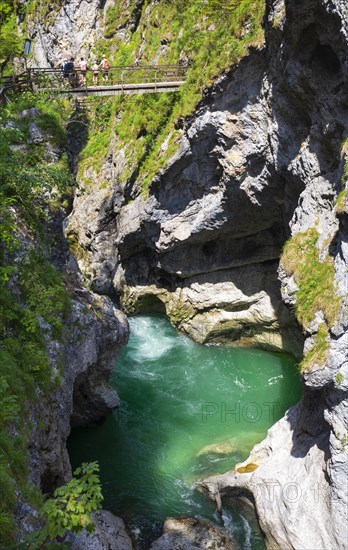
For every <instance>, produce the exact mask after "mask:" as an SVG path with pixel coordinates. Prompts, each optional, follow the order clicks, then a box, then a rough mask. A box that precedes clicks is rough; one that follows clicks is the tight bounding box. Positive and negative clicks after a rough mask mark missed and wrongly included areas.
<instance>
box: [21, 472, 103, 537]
mask: <svg viewBox="0 0 348 550" xmlns="http://www.w3.org/2000/svg"><path fill="white" fill-rule="evenodd" d="M98 473H99V465H98V463H97V462H90V463H86V462H84V463H83V464H82V465H81V466H80V467H79V468H77V470H75V472H74V476H75V477H73V478H72V479H71V480H70V481H69V483H67V484H66V485H63V486H62V487H59V488H58V489H56V490H55V492H54V494H53V498H50V499H49V500H47V501H46V502H45V503H44V505H43V506H42V508H41V511H40V515H41V517H42V519H43V521H44V527H43V529H42V530H41V531H40V532H38V533H34V534H33V535H32V536H30V537H29V538H28V540H29V542H31V543H35V548H41V547H44V546H45V545H46V544H47V543H48V542H49V541H50V540H51V541H52V540H54V539H55V538H56V537H64V535H65V533H66V531H67V530H69V531H72V532H73V533H78V534H79V533H81V532H82V530H83V529H86V531H88V532H90V533H91V532H93V531H94V523H93V521H92V518H91V514H92V513H93V512H95V511H96V510H98V508H100V506H101V503H102V500H103V495H102V490H101V484H100V480H99V476H98Z"/></svg>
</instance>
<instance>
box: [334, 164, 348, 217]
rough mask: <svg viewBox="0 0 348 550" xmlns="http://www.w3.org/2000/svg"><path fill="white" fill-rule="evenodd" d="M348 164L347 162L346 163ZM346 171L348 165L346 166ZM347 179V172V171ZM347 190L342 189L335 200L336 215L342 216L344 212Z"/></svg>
mask: <svg viewBox="0 0 348 550" xmlns="http://www.w3.org/2000/svg"><path fill="white" fill-rule="evenodd" d="M347 162H348V161H347ZM347 170H348V165H347ZM347 177H348V171H347ZM346 200H347V189H343V190H342V191H341V192H340V193H339V195H338V197H337V199H336V212H337V214H344V212H345V211H346Z"/></svg>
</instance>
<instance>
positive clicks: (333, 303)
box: [280, 228, 341, 370]
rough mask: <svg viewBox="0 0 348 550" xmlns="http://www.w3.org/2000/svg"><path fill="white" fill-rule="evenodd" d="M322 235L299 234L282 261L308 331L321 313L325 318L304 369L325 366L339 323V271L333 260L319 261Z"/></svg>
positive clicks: (286, 244) (286, 248) (294, 238)
mask: <svg viewBox="0 0 348 550" xmlns="http://www.w3.org/2000/svg"><path fill="white" fill-rule="evenodd" d="M318 239H319V233H318V231H317V230H316V229H315V228H310V229H308V230H307V231H306V232H304V233H297V234H296V235H294V237H292V238H291V239H290V240H289V241H287V243H285V246H284V249H283V254H282V257H281V260H280V263H281V266H282V267H283V268H284V269H285V271H286V273H287V274H288V275H293V277H294V279H295V282H296V284H297V286H298V291H297V292H296V316H297V318H298V320H299V321H300V323H301V324H302V325H303V327H304V328H308V326H309V325H310V323H311V322H312V321H314V319H315V314H316V313H317V312H319V311H321V312H322V314H323V316H324V321H323V323H320V325H319V329H318V332H317V334H316V337H315V344H314V346H313V347H312V348H311V349H310V350H309V352H308V353H307V354H306V356H305V358H304V359H303V361H302V363H301V369H302V370H310V368H311V367H312V366H313V365H314V364H315V363H316V364H318V365H323V364H324V362H325V360H326V359H327V352H328V347H329V344H328V341H327V337H328V329H329V328H330V327H331V326H332V325H333V324H334V323H335V321H336V320H337V317H338V314H339V311H340V305H341V299H340V298H339V297H338V296H337V295H336V292H335V281H334V276H335V270H334V265H333V261H332V258H331V257H330V256H326V258H325V259H324V260H321V259H320V258H319V250H318V247H317V242H318Z"/></svg>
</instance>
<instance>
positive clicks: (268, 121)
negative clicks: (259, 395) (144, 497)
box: [67, 0, 348, 549]
mask: <svg viewBox="0 0 348 550" xmlns="http://www.w3.org/2000/svg"><path fill="white" fill-rule="evenodd" d="M347 42H348V17H347V6H346V2H344V1H343V0H308V1H307V2H306V3H305V4H304V3H303V2H300V1H292V2H290V1H282V0H280V1H269V2H268V5H267V36H266V46H265V48H263V49H262V50H258V51H256V50H255V51H252V52H250V55H249V56H248V57H247V58H246V59H244V60H243V61H242V62H241V63H240V64H239V65H238V66H237V67H235V68H234V69H233V70H232V71H231V72H230V73H229V74H225V75H224V76H222V77H221V78H220V80H219V81H218V82H217V83H216V84H215V85H214V86H213V88H212V89H210V90H209V91H207V93H206V96H205V98H204V100H203V101H202V103H201V105H200V106H199V109H198V110H197V111H196V113H195V114H194V116H193V117H192V118H191V119H189V120H186V121H185V122H184V123H183V127H182V130H181V132H182V138H181V146H180V150H179V152H178V154H176V155H175V157H173V158H172V159H171V161H170V163H169V165H168V167H167V168H166V169H165V170H163V171H162V172H161V173H159V174H158V175H157V177H156V178H155V179H154V180H153V182H152V184H151V186H150V190H149V195H148V197H147V198H144V196H143V195H141V194H140V193H139V189H138V188H137V185H136V184H135V185H134V186H133V187H132V188H131V189H130V188H129V186H123V185H120V184H118V185H115V179H116V177H115V174H117V170H118V163H119V162H121V160H120V159H122V154H121V153H122V152H119V151H116V150H115V151H113V150H112V149H111V151H110V155H109V157H108V159H107V161H106V164H105V174H106V176H107V179H108V182H109V187H107V186H104V187H103V189H101V190H99V191H98V192H97V193H84V194H81V195H80V196H77V197H76V200H75V204H74V211H73V213H72V215H71V216H70V219H69V223H68V226H67V235H68V237H69V239H70V241H71V243H72V244H73V246H74V250H75V252H76V255H77V258H78V261H79V264H80V266H81V268H82V270H83V271H84V273H85V274H86V276H87V277H88V278H89V279H90V281H91V284H92V287H93V289H94V290H95V291H97V292H101V293H112V292H114V291H116V292H117V293H118V294H119V295H120V296H121V301H122V304H123V306H124V308H125V310H126V311H128V312H134V311H165V312H166V313H167V315H168V316H169V317H170V319H171V320H172V322H173V323H175V324H176V325H177V326H178V327H179V328H180V329H181V330H183V331H185V332H186V333H188V334H189V335H191V336H193V337H194V338H196V339H197V340H199V341H202V342H207V341H221V340H227V341H229V342H234V343H237V344H238V343H239V344H252V345H258V346H262V347H266V348H269V349H278V350H279V349H285V350H288V351H291V352H292V353H294V354H297V355H301V353H302V344H303V339H305V348H304V349H305V352H307V351H308V350H309V349H310V348H311V346H312V345H313V338H315V335H316V333H317V332H318V326H319V324H320V319H321V315H322V314H321V312H320V311H318V312H317V316H316V319H315V320H314V323H313V324H312V326H311V327H310V328H309V329H307V330H306V333H305V334H304V336H303V337H302V336H301V332H300V330H299V328H298V326H297V325H296V323H295V321H294V319H293V317H292V316H291V315H290V313H289V310H288V308H287V307H286V306H285V305H284V303H286V304H288V305H290V306H293V305H294V304H295V302H296V290H297V287H296V284H295V281H294V279H293V278H292V277H291V276H289V274H287V273H286V272H285V271H284V270H280V272H279V279H278V264H279V256H280V253H281V249H282V246H283V244H284V242H285V241H286V240H287V239H288V238H289V236H290V235H295V234H298V233H301V232H304V231H306V230H307V229H308V228H312V227H316V229H317V231H318V233H319V235H320V236H319V241H318V244H317V249H318V251H319V253H320V257H321V258H322V259H323V258H325V257H327V256H330V257H332V259H333V261H334V266H335V273H336V275H335V284H336V288H337V294H338V295H339V296H340V297H341V300H342V305H341V312H340V316H339V318H338V319H337V320H336V322H335V324H334V325H333V326H331V327H330V330H329V333H328V336H327V342H328V343H329V354H328V359H327V361H326V363H325V365H324V366H320V367H319V365H318V364H315V362H314V364H313V365H312V367H313V368H312V369H311V371H309V372H307V373H305V374H304V377H303V378H304V385H305V387H304V397H303V399H302V401H301V403H300V404H299V405H298V406H297V407H296V408H294V409H292V410H291V411H289V413H288V414H287V415H286V417H285V418H284V419H283V420H281V421H280V423H278V424H277V425H276V426H274V427H273V428H272V430H270V432H269V436H268V438H267V439H266V440H265V441H264V442H263V443H261V444H260V445H259V446H257V447H256V448H255V449H254V451H253V453H252V455H251V458H250V460H249V461H248V462H247V463H249V462H252V463H253V464H255V465H256V466H257V468H256V469H255V470H254V471H253V472H250V471H249V473H248V469H246V471H245V473H238V472H237V473H235V472H233V473H228V474H226V475H225V476H222V477H218V478H213V479H212V480H208V481H207V482H206V486H207V487H208V488H210V490H211V491H212V492H213V493H214V491H216V490H217V488H218V489H219V490H221V491H222V492H223V494H226V495H229V494H240V493H241V492H242V493H244V494H247V495H249V497H250V498H251V500H253V501H254V502H255V505H256V509H257V512H258V514H259V518H260V522H261V525H262V528H263V530H264V532H265V534H266V537H267V541H268V543H269V546H270V547H272V546H276V547H277V546H281V548H301V549H302V548H314V547H315V548H322V549H324V548H346V542H345V541H346V539H347V537H346V534H347V533H346V531H345V524H344V522H343V517H344V514H345V512H346V509H347V496H346V495H345V494H344V492H345V489H346V479H347V459H346V457H347V455H346V454H345V448H346V444H347V437H346V430H347V417H346V398H347V379H348V378H347V376H348V363H347V359H346V351H347V346H348V342H347V288H348V287H347V267H346V266H347V260H348V249H347V204H346V203H345V206H344V207H343V208H342V209H341V212H340V214H339V215H338V214H337V211H336V207H335V199H336V198H337V195H338V193H339V192H340V191H341V190H342V176H343V169H344V163H345V157H344V154H342V152H341V150H342V149H341V148H342V142H343V140H344V139H346V138H347V136H348V117H347V110H348V101H347V97H348V94H347V92H348V60H347V52H348V44H347ZM163 147H165V144H163ZM343 184H344V185H347V182H343ZM86 212H88V218H87V219H86ZM282 297H283V299H282ZM242 471H244V470H242ZM270 486H271V487H273V486H274V487H276V488H277V489H280V491H278V493H277V494H278V496H275V497H274V498H273V497H272V498H265V496H264V494H265V493H264V490H268V489H269V487H270ZM288 490H289V491H290V493H287V491H288ZM292 490H293V491H295V493H294V492H291V491H292ZM284 491H285V493H284ZM296 491H297V492H296ZM298 491H300V492H301V494H300V496H299V492H298ZM311 510H315V513H314V514H313V515H311V519H310V524H309V520H308V515H309V514H310V511H311Z"/></svg>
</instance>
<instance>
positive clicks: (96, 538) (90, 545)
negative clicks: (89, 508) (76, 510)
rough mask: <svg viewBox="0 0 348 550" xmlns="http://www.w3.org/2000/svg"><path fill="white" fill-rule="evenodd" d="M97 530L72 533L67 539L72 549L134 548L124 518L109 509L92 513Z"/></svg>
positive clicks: (116, 549)
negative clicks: (78, 533)
mask: <svg viewBox="0 0 348 550" xmlns="http://www.w3.org/2000/svg"><path fill="white" fill-rule="evenodd" d="M92 518H93V523H94V525H95V530H94V532H93V533H87V532H86V531H83V533H82V534H81V535H75V534H71V535H69V536H68V537H66V540H67V541H69V542H70V543H71V549H72V550H132V549H133V545H132V541H131V539H130V538H129V535H128V533H127V531H126V529H125V526H124V523H123V520H122V519H121V518H119V517H117V516H114V514H112V513H111V512H108V511H107V510H98V511H97V512H95V513H94V514H93V515H92Z"/></svg>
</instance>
